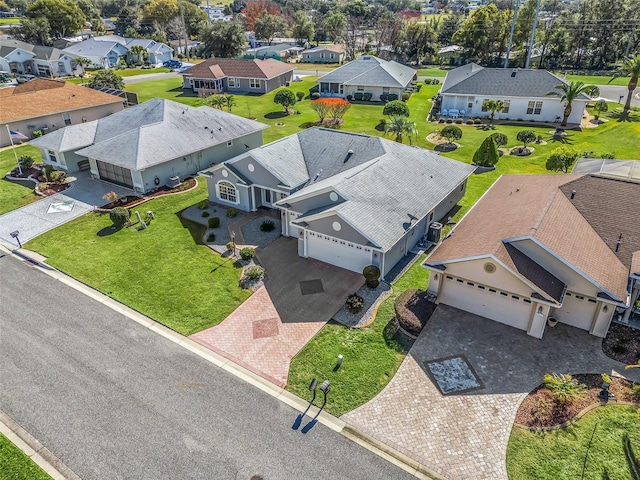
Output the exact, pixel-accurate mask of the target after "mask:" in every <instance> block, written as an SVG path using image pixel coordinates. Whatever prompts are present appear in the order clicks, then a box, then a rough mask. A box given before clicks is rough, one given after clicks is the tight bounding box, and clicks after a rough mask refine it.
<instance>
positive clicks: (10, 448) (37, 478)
mask: <svg viewBox="0 0 640 480" xmlns="http://www.w3.org/2000/svg"><path fill="white" fill-rule="evenodd" d="M0 480H51V477H50V476H49V475H48V474H47V473H45V472H44V470H42V469H41V468H40V467H39V466H38V465H36V463H35V462H34V461H33V460H31V459H30V458H29V457H28V456H26V455H25V454H24V453H23V452H22V450H20V449H19V448H18V447H16V446H15V445H14V444H13V443H11V441H10V440H9V439H8V438H7V437H5V436H4V435H3V434H1V433H0Z"/></svg>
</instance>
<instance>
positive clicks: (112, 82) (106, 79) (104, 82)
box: [89, 70, 124, 90]
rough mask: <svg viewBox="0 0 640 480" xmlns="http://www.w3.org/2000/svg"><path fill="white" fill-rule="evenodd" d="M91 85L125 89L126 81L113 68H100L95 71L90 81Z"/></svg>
mask: <svg viewBox="0 0 640 480" xmlns="http://www.w3.org/2000/svg"><path fill="white" fill-rule="evenodd" d="M89 86H90V87H92V88H93V87H107V88H113V89H115V90H123V89H124V81H123V80H122V77H121V76H120V75H116V74H115V73H114V72H113V71H111V70H100V71H98V72H96V73H95V75H94V76H93V77H92V78H91V81H90V82H89Z"/></svg>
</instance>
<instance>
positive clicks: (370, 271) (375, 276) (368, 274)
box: [362, 265, 380, 288]
mask: <svg viewBox="0 0 640 480" xmlns="http://www.w3.org/2000/svg"><path fill="white" fill-rule="evenodd" d="M362 275H363V276H364V279H365V281H366V282H367V287H369V288H376V287H377V286H378V285H379V284H380V280H379V278H380V269H379V268H378V267H376V266H375V265H367V266H366V267H364V269H363V270H362Z"/></svg>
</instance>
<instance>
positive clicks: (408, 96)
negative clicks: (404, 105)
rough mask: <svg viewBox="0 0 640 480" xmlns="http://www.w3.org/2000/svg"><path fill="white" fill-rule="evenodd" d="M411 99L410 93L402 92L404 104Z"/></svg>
mask: <svg viewBox="0 0 640 480" xmlns="http://www.w3.org/2000/svg"><path fill="white" fill-rule="evenodd" d="M410 98H411V92H402V101H403V102H406V101H407V100H409V99H410Z"/></svg>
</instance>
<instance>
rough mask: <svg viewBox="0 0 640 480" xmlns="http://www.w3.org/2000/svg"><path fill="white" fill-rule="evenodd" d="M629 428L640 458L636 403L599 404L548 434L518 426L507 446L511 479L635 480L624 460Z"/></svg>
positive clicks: (639, 424)
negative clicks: (573, 422) (620, 404)
mask: <svg viewBox="0 0 640 480" xmlns="http://www.w3.org/2000/svg"><path fill="white" fill-rule="evenodd" d="M625 432H626V433H627V434H628V435H629V438H630V439H631V444H632V449H633V451H634V452H635V457H636V458H638V459H640V409H638V408H636V407H623V406H608V407H605V408H598V409H596V410H594V411H592V412H590V413H588V414H587V415H585V416H584V417H583V418H581V419H580V420H578V421H577V422H576V423H575V424H574V425H572V426H570V427H568V428H566V429H562V430H555V431H553V432H547V433H533V432H530V431H529V430H525V429H522V428H518V427H514V428H513V430H512V432H511V437H510V439H509V446H508V447H507V470H508V472H509V478H510V479H511V480H529V479H532V478H535V479H537V480H574V479H584V480H602V479H608V478H610V479H612V480H614V479H620V480H622V479H629V480H632V479H634V478H637V477H634V476H633V475H632V474H631V471H630V470H629V466H628V463H627V460H626V458H625V454H624V450H623V441H622V435H623V434H624V433H625ZM583 469H584V470H583ZM605 472H606V473H605ZM607 475H608V476H607Z"/></svg>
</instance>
